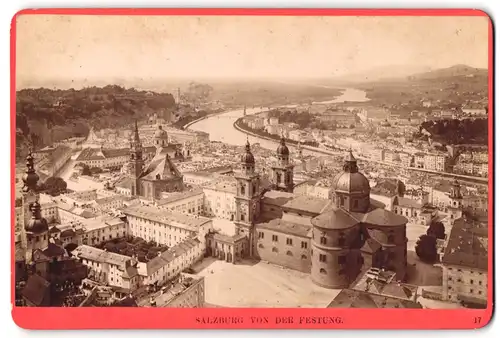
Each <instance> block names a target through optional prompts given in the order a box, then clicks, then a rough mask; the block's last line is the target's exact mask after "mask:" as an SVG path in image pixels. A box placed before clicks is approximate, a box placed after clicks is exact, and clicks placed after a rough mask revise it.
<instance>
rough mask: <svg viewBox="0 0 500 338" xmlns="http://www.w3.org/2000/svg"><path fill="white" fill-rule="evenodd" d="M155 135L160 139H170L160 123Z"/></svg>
mask: <svg viewBox="0 0 500 338" xmlns="http://www.w3.org/2000/svg"><path fill="white" fill-rule="evenodd" d="M154 137H155V138H160V139H168V134H167V132H166V131H165V130H164V129H163V127H162V126H161V125H159V126H158V129H156V131H155V134H154Z"/></svg>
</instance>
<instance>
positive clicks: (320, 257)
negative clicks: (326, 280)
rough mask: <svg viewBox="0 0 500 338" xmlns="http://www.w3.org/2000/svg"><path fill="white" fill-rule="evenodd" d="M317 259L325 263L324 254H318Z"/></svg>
mask: <svg viewBox="0 0 500 338" xmlns="http://www.w3.org/2000/svg"><path fill="white" fill-rule="evenodd" d="M319 261H320V262H322V263H326V255H323V254H320V255H319Z"/></svg>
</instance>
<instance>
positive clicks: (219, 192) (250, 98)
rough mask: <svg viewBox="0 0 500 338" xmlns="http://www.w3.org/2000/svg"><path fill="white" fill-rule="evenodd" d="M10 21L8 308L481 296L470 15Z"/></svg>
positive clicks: (476, 82) (483, 45) (479, 66)
mask: <svg viewBox="0 0 500 338" xmlns="http://www.w3.org/2000/svg"><path fill="white" fill-rule="evenodd" d="M15 26H16V28H15V30H16V31H15V60H13V62H15V88H13V89H12V90H15V107H14V108H13V109H15V114H16V115H15V135H13V136H12V138H13V144H12V149H13V150H12V151H13V152H15V173H13V176H15V177H13V178H12V180H13V184H14V180H15V201H13V204H14V206H13V208H14V209H15V210H14V211H13V212H14V213H15V224H14V226H13V237H14V240H13V245H14V246H15V257H13V260H15V262H14V263H13V267H14V268H15V271H13V274H14V279H15V281H14V283H15V285H14V286H13V287H14V289H15V304H14V305H15V307H157V308H283V309H285V308H288V309H290V308H317V309H328V308H337V309H339V308H357V309H359V308H368V309H381V308H384V309H385V308H391V309H449V310H457V309H486V308H488V307H491V305H492V302H493V299H492V298H491V297H492V291H491V290H492V289H491V288H489V287H490V286H491V285H489V283H490V282H491V281H492V276H491V273H492V271H491V270H489V269H491V267H490V265H489V264H490V262H491V259H490V258H491V252H490V251H489V250H492V246H491V244H492V241H491V238H489V236H491V233H492V232H490V231H489V226H492V224H489V222H490V221H489V220H490V217H489V216H490V215H489V211H490V212H491V211H492V210H489V205H490V202H491V196H492V195H489V189H488V187H489V184H490V183H491V182H490V181H491V180H492V174H493V173H492V168H493V167H492V165H491V163H489V159H491V151H492V149H489V144H490V139H491V138H492V135H490V132H489V126H490V122H491V121H489V118H488V116H489V111H490V109H491V107H492V105H491V102H489V100H490V98H491V96H490V90H491V88H490V86H489V84H490V83H492V82H490V80H491V79H490V76H491V73H490V71H489V69H488V68H489V57H490V50H489V46H490V38H491V37H490V31H489V29H490V20H489V18H488V17H487V16H484V15H471V16H450V15H448V16H416V15H415V16H367V15H364V16H356V15H353V16H338V15H337V16H294V15H286V16H275V15H262V16H260V15H247V16H246V15H239V16H232V15H223V16H217V15H199V16H196V15H178V16H176V15H77V14H76V15H59V14H52V15H50V14H36V15H34V14H24V15H23V14H21V15H18V16H17V17H16V18H15ZM331 313H332V312H330V314H331ZM211 320H214V318H213V317H210V318H208V317H197V318H196V321H197V322H198V323H201V324H209V321H211ZM332 320H333V319H332ZM477 324H479V323H477Z"/></svg>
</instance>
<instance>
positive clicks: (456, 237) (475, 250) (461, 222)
mask: <svg viewBox="0 0 500 338" xmlns="http://www.w3.org/2000/svg"><path fill="white" fill-rule="evenodd" d="M487 234H488V228H487V225H486V226H485V225H484V224H483V223H480V222H474V221H472V220H466V219H464V218H460V219H457V220H456V221H455V222H454V223H453V228H452V229H451V232H450V235H449V240H448V245H447V246H446V249H445V252H444V256H443V264H445V265H455V266H464V267H468V268H471V269H477V270H482V271H487V270H488V237H487Z"/></svg>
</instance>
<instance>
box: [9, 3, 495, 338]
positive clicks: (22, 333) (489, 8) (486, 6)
mask: <svg viewBox="0 0 500 338" xmlns="http://www.w3.org/2000/svg"><path fill="white" fill-rule="evenodd" d="M0 6H1V10H0V18H1V20H0V22H1V24H2V25H1V30H0V32H1V34H0V37H1V43H0V46H1V48H2V52H1V53H0V63H1V66H2V67H1V69H3V71H4V72H3V76H2V77H1V80H0V84H1V90H0V97H1V102H2V114H0V128H1V130H0V158H1V159H3V160H2V162H4V163H9V161H10V160H9V159H10V121H9V119H10V78H9V73H10V51H9V48H10V40H9V39H10V22H11V19H12V17H13V15H14V14H15V13H16V12H17V11H19V10H21V9H24V8H43V7H261V8H262V7H284V8H285V7H317V8H321V7H323V8H325V7H336V8H340V7H344V8H380V7H384V8H477V9H482V10H485V11H486V12H487V13H489V14H490V16H491V17H493V18H495V17H498V16H500V2H499V1H498V0H483V1H475V2H474V1H464V0H441V1H432V0H421V1H403V0H400V1H384V2H381V1H377V0H365V1H360V0H349V1H345V2H343V3H342V4H339V3H337V2H335V1H321V0H316V1H312V2H309V1H293V0H274V1H272V2H270V1H269V0H267V1H266V0H253V1H239V0H233V1H228V0H226V1H223V0H222V1H221V0H219V1H209V0H205V1H203V0H198V1H193V0H184V1H126V0H124V1H109V0H108V1H99V0H87V1H74V0H53V1H26V0H19V1H9V0H4V1H2V2H1V3H0ZM496 49H497V48H496V47H495V50H496ZM498 120H500V119H497V121H496V123H495V126H497V125H498V124H499V123H500V122H498ZM498 143H499V142H498V138H497V140H496V142H495V148H496V146H497V145H498ZM0 170H1V172H2V174H1V177H4V178H5V179H4V180H3V182H4V184H2V185H1V187H2V189H0V192H1V194H0V198H1V200H0V201H1V203H0V210H1V212H0V215H2V222H1V223H2V225H1V226H0V233H1V236H0V238H1V242H0V244H1V245H0V250H1V256H0V259H1V262H2V264H1V265H0V266H1V267H2V268H3V270H4V274H2V275H3V277H2V278H1V279H0V315H1V318H2V322H1V323H2V324H5V325H3V326H2V328H3V330H2V331H3V334H2V336H5V337H28V336H36V337H66V336H67V335H71V336H72V337H81V338H84V337H116V336H118V335H120V336H122V335H123V336H124V337H136V336H139V335H147V336H148V337H165V335H170V334H175V335H176V336H177V335H179V336H181V335H182V336H184V337H196V336H199V335H204V336H205V335H208V336H212V337H221V336H227V337H229V336H232V335H238V336H239V337H246V336H250V335H256V336H258V337H272V336H273V335H276V334H279V335H284V334H286V335H290V336H297V337H299V336H303V335H308V336H309V335H313V334H314V335H318V336H324V337H327V336H329V337H331V335H332V334H333V335H349V336H352V337H362V336H364V335H367V334H370V336H375V337H384V338H386V337H388V336H389V337H391V336H392V337H400V335H401V334H404V335H405V336H407V337H417V336H419V335H423V334H439V335H443V336H448V337H455V336H467V335H469V334H478V333H479V334H482V335H485V336H487V337H494V336H498V332H500V324H499V323H498V322H499V321H498V320H496V321H495V320H493V322H492V323H490V325H488V326H487V327H486V328H485V329H482V330H480V331H477V332H474V333H472V332H471V331H444V332H439V333H437V332H433V333H430V332H429V333H427V332H418V331H408V332H404V333H402V332H399V331H371V332H370V333H368V332H366V331H335V332H330V331H298V330H295V331H281V332H279V333H278V332H273V331H262V330H261V331H227V330H226V331H189V330H184V331H176V332H175V333H174V332H168V331H144V332H140V331H137V330H135V331H131V330H127V331H69V332H68V331H36V332H35V331H26V330H22V329H19V328H18V327H17V326H16V325H15V324H14V322H13V320H12V316H11V304H10V301H11V300H10V290H11V288H10V255H11V253H10V252H11V251H10V236H11V235H10V203H11V202H10V183H9V182H8V181H7V177H10V166H9V165H6V164H4V165H2V166H1V167H0ZM497 183H498V182H497ZM498 203H499V202H498V199H497V201H496V203H495V206H497V205H498ZM495 209H496V208H495ZM497 210H498V209H497ZM499 233H500V230H499V229H497V231H496V236H495V239H496V240H497V241H496V242H497V243H498V238H499ZM495 284H496V285H497V286H498V283H495ZM497 290H498V289H497ZM82 320H86V319H84V318H82ZM360 320H362V318H360ZM429 320H432V318H429ZM495 324H496V325H495ZM495 332H497V334H495Z"/></svg>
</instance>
